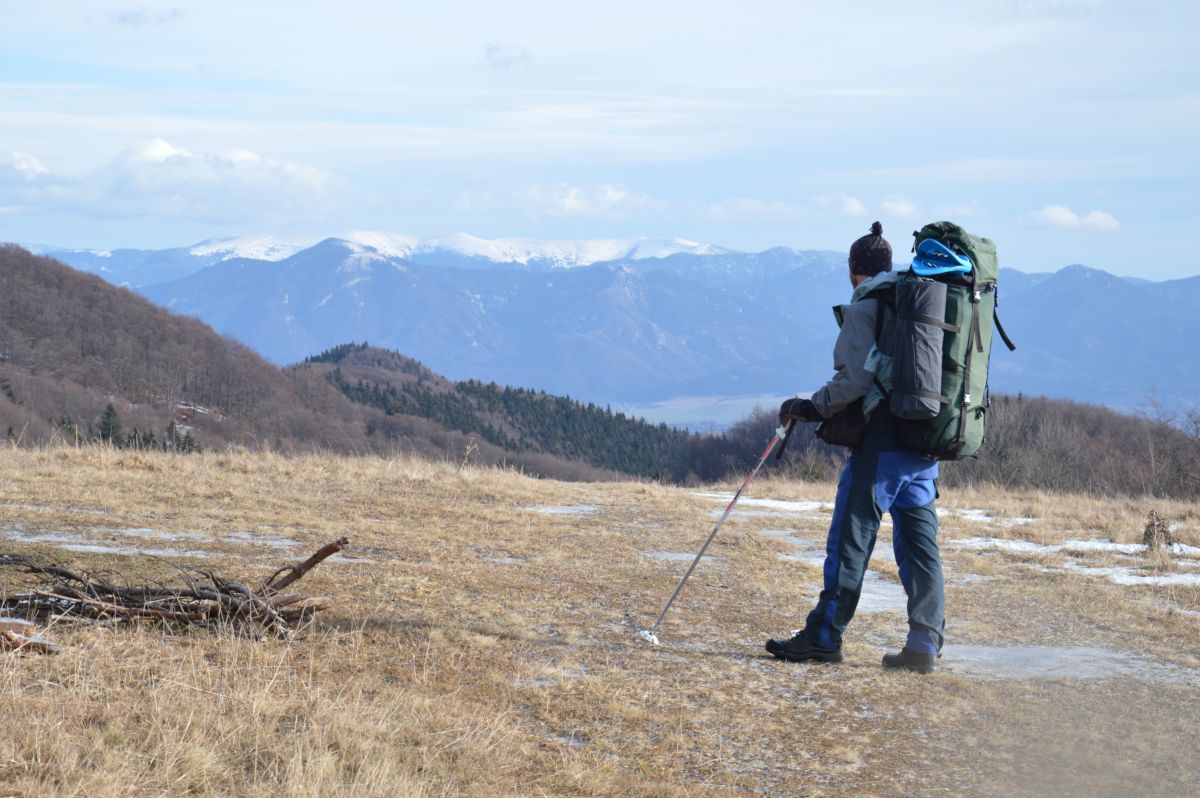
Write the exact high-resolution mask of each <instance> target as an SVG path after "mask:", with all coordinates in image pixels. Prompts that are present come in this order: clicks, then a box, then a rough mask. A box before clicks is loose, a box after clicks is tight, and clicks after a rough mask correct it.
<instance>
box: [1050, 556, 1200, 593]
mask: <svg viewBox="0 0 1200 798" xmlns="http://www.w3.org/2000/svg"><path fill="white" fill-rule="evenodd" d="M1063 568H1064V569H1065V570H1067V571H1071V572H1073V573H1078V574H1088V575H1089V576H1107V577H1108V578H1109V579H1111V580H1112V581H1113V582H1115V583H1117V584H1118V585H1176V586H1180V587H1200V574H1178V573H1171V574H1142V573H1138V572H1137V569H1134V568H1126V567H1123V566H1119V565H1118V566H1106V567H1097V566H1090V565H1080V564H1079V563H1077V562H1067V563H1064V564H1063Z"/></svg>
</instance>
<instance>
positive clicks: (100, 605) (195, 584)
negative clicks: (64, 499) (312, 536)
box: [0, 538, 350, 635]
mask: <svg viewBox="0 0 1200 798" xmlns="http://www.w3.org/2000/svg"><path fill="white" fill-rule="evenodd" d="M349 544H350V541H349V539H348V538H339V539H338V540H335V541H333V542H332V543H328V544H326V545H324V546H322V547H321V548H320V549H318V550H317V551H316V552H315V553H314V554H313V555H312V556H311V557H309V558H308V559H307V560H305V561H304V562H301V563H298V564H296V565H287V566H284V567H282V568H280V569H279V570H277V571H275V573H274V574H272V575H271V577H270V578H269V579H267V580H266V581H264V582H263V583H262V584H260V585H257V586H252V585H250V584H248V583H241V582H234V581H232V580H229V579H226V578H224V577H221V576H218V575H217V574H214V573H212V572H211V571H205V570H199V569H184V568H178V570H179V572H180V574H181V579H182V584H176V585H169V584H164V583H153V584H149V585H145V584H143V585H134V584H130V583H128V582H127V580H125V579H123V578H119V576H118V575H114V574H110V573H105V574H91V573H82V572H78V571H74V570H71V569H70V568H67V567H64V566H63V565H60V564H58V563H48V562H39V561H38V560H35V559H33V558H30V557H25V556H21V555H16V554H0V568H7V569H15V570H17V571H19V572H21V573H23V574H26V575H28V578H27V579H26V580H25V584H24V585H23V586H22V587H21V588H19V589H18V592H14V593H5V594H0V613H12V614H14V615H20V616H23V617H25V618H31V619H32V618H37V619H40V620H57V619H59V618H64V617H67V618H86V619H91V620H114V619H137V618H150V619H155V620H159V621H164V622H168V623H177V624H188V625H201V626H211V625H220V624H224V625H233V626H236V627H239V628H242V629H245V630H247V631H252V632H260V631H265V632H269V633H272V634H276V635H285V634H287V633H288V632H290V631H291V630H294V629H296V628H297V627H299V626H302V625H304V624H305V623H307V622H308V621H310V620H311V619H312V617H313V614H314V613H316V612H317V611H318V610H321V609H325V607H324V606H323V605H321V604H319V603H315V602H313V599H312V597H311V596H307V595H303V594H299V593H285V592H284V591H285V590H286V589H287V588H289V587H291V585H293V584H294V583H296V582H297V581H299V580H300V579H302V578H304V575H305V574H307V573H308V572H309V571H311V570H312V569H313V568H315V567H316V566H317V565H319V564H320V563H321V562H322V561H323V560H325V559H326V558H328V557H330V556H332V555H334V554H337V553H338V552H339V551H341V550H342V549H344V548H345V547H346V546H348V545H349ZM177 567H178V566H177Z"/></svg>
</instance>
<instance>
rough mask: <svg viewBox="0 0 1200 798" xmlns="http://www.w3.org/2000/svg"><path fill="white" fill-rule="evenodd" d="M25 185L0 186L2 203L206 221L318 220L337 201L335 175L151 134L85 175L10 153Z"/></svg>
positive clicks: (105, 214)
mask: <svg viewBox="0 0 1200 798" xmlns="http://www.w3.org/2000/svg"><path fill="white" fill-rule="evenodd" d="M13 167H14V169H15V170H16V171H17V172H19V173H20V174H21V175H22V176H23V177H24V178H25V180H26V181H27V184H26V185H19V184H12V185H7V186H5V185H0V201H6V202H11V203H13V204H14V205H19V206H20V207H22V208H23V209H24V210H25V211H26V212H34V213H36V212H41V213H82V214H85V215H89V216H96V217H109V218H112V217H150V218H166V219H184V220H188V221H195V222H210V223H234V222H237V223H243V224H244V223H246V220H248V219H264V218H266V219H268V220H269V219H271V218H272V217H275V218H278V219H286V220H289V221H290V220H293V219H296V218H300V219H304V218H316V217H319V216H321V215H322V214H323V213H324V212H325V211H327V210H329V209H330V208H332V207H333V206H335V205H336V204H337V202H338V199H339V196H340V193H341V192H340V185H339V181H337V179H336V178H334V177H333V176H332V175H330V174H328V173H326V172H324V171H322V170H320V169H317V168H315V167H312V166H306V165H303V164H297V163H289V162H285V161H277V160H274V159H271V158H266V157H263V156H261V155H259V154H257V153H255V152H252V151H250V150H245V149H238V150H232V151H230V152H227V153H224V154H203V153H202V154H193V153H191V152H189V151H187V150H184V149H182V148H179V147H176V146H175V145H173V144H171V143H170V142H168V141H166V140H164V139H161V138H153V139H148V140H145V141H140V142H137V143H136V144H135V145H134V146H132V147H130V148H128V149H126V150H124V151H123V152H121V153H119V154H118V155H117V156H116V157H115V158H113V159H112V160H111V161H110V162H109V163H107V164H105V165H104V166H102V167H100V168H99V169H96V170H94V171H92V172H90V173H88V174H86V175H83V176H82V177H66V176H61V175H56V174H50V173H49V172H48V170H47V169H46V168H45V167H44V166H42V164H41V163H40V162H39V161H38V160H37V159H36V158H34V157H33V156H31V155H25V154H15V155H14V157H13Z"/></svg>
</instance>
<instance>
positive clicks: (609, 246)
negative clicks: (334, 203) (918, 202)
mask: <svg viewBox="0 0 1200 798" xmlns="http://www.w3.org/2000/svg"><path fill="white" fill-rule="evenodd" d="M330 238H331V239H332V240H334V241H342V242H345V243H347V244H349V245H351V246H350V249H352V250H353V251H355V252H358V253H360V254H367V252H366V251H370V252H373V253H375V254H377V255H380V256H382V257H385V258H405V259H406V258H411V257H413V256H414V255H424V254H435V253H449V254H454V255H460V256H464V257H469V258H483V259H486V260H490V261H493V262H495V263H515V264H520V265H529V264H531V263H539V264H544V265H549V266H553V267H557V268H571V267H575V266H590V265H592V264H593V263H601V262H604V261H611V260H626V259H627V260H645V259H649V258H665V257H669V256H671V255H681V254H686V255H719V254H724V253H727V252H731V251H732V250H729V249H725V248H724V247H718V246H715V245H712V244H702V243H699V242H696V241H688V240H686V239H682V238H670V239H653V238H646V237H644V236H641V237H635V238H616V239H587V240H581V241H562V240H559V241H542V240H538V239H532V238H496V239H486V238H478V237H476V236H473V235H469V234H467V233H458V234H455V235H451V236H413V235H406V234H403V233H392V232H386V231H377V230H350V231H347V232H345V233H342V234H339V235H335V236H330ZM321 240H323V239H321V238H319V237H312V236H309V237H304V238H279V237H275V236H271V235H242V236H234V237H232V238H224V239H212V240H208V241H202V242H201V243H199V244H196V245H195V246H193V247H190V248H188V250H187V251H188V253H189V254H191V255H195V256H197V257H204V258H211V259H213V260H214V261H224V260H230V259H233V258H249V259H252V260H264V261H281V260H284V259H285V258H289V257H291V256H292V255H294V254H296V253H297V252H300V251H302V250H305V249H308V248H309V247H311V246H313V245H314V244H316V243H318V242H319V241H321Z"/></svg>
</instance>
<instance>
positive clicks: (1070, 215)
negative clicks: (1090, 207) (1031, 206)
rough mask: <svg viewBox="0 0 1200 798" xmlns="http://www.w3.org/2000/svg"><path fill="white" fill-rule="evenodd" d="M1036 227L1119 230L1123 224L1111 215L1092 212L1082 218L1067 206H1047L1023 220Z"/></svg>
mask: <svg viewBox="0 0 1200 798" xmlns="http://www.w3.org/2000/svg"><path fill="white" fill-rule="evenodd" d="M1022 221H1024V222H1025V223H1026V224H1029V225H1032V226H1034V227H1043V228H1047V229H1051V230H1119V229H1120V228H1121V223H1120V222H1118V221H1117V220H1116V217H1114V216H1113V215H1112V214H1111V213H1107V212H1105V211H1091V212H1089V213H1088V214H1087V215H1085V216H1080V215H1079V214H1077V213H1075V211H1073V210H1071V209H1070V208H1068V207H1067V206H1065V205H1047V206H1046V207H1044V208H1042V209H1041V210H1037V211H1034V212H1033V213H1030V214H1027V215H1026V216H1025V217H1024V218H1023V220H1022Z"/></svg>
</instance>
